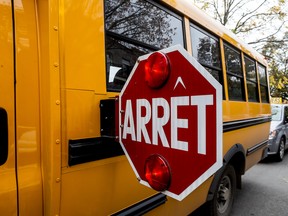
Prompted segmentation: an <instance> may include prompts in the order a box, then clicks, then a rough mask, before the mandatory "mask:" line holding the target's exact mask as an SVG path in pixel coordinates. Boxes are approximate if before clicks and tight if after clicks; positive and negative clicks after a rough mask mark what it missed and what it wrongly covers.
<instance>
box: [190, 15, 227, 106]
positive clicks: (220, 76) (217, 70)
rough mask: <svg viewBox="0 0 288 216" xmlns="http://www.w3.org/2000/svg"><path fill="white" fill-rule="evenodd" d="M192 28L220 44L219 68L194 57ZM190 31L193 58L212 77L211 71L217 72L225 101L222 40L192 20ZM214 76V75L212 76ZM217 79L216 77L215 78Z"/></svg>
mask: <svg viewBox="0 0 288 216" xmlns="http://www.w3.org/2000/svg"><path fill="white" fill-rule="evenodd" d="M192 28H194V29H195V30H197V31H199V32H201V33H202V34H204V35H206V36H207V37H209V38H211V39H213V40H215V41H216V42H217V43H218V48H219V53H218V56H219V67H215V66H213V65H209V64H205V63H203V62H200V61H198V59H197V58H196V57H194V54H193V34H192V32H191V31H192ZM189 31H190V42H191V49H192V56H193V57H194V58H196V59H197V61H198V62H199V63H200V64H201V65H202V66H203V67H204V68H206V69H207V71H208V72H209V73H210V74H211V75H212V73H211V72H210V70H212V71H216V72H217V73H218V77H219V80H218V79H217V81H218V82H219V83H220V84H221V85H222V92H223V94H222V95H223V100H225V91H224V75H223V66H222V65H223V64H222V58H221V43H220V38H219V37H217V36H215V35H213V34H212V33H211V32H209V31H207V30H206V29H204V28H202V27H200V26H199V25H197V24H195V23H194V22H193V21H192V20H190V22H189ZM212 76H213V75H212ZM214 78H215V77H214Z"/></svg>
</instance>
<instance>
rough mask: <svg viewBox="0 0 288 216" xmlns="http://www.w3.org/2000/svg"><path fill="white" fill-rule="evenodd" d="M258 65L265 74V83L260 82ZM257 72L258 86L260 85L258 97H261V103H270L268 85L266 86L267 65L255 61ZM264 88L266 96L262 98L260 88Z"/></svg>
mask: <svg viewBox="0 0 288 216" xmlns="http://www.w3.org/2000/svg"><path fill="white" fill-rule="evenodd" d="M259 67H262V68H263V69H264V72H265V73H264V74H265V83H262V79H261V73H260V72H259ZM257 73H258V76H259V86H260V97H261V102H262V103H270V96H269V89H268V88H269V86H268V74H267V67H265V66H264V65H262V64H260V63H259V62H258V63H257ZM263 88H264V89H265V92H264V93H265V96H266V98H264V100H263V95H262V89H263Z"/></svg>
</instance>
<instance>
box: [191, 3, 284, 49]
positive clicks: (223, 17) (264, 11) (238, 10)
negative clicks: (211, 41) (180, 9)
mask: <svg viewBox="0 0 288 216" xmlns="http://www.w3.org/2000/svg"><path fill="white" fill-rule="evenodd" d="M194 3H195V4H196V5H197V6H199V7H200V8H201V9H203V10H205V11H206V12H207V13H208V14H210V15H211V16H212V17H213V18H215V19H216V20H218V21H219V22H220V23H221V24H223V25H224V26H226V27H227V28H229V29H230V30H231V31H232V32H234V33H235V34H237V35H238V36H239V37H241V38H243V39H245V41H246V42H247V39H248V43H253V44H254V45H255V44H257V43H260V42H266V41H267V39H268V38H269V37H271V36H275V35H277V34H278V33H280V32H281V31H283V29H284V28H285V25H286V24H287V22H288V20H287V16H286V15H287V13H288V7H287V0H261V1H256V0H255V1H251V0H194ZM249 35H253V37H251V36H250V37H249Z"/></svg>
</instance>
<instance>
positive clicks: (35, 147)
mask: <svg viewBox="0 0 288 216" xmlns="http://www.w3.org/2000/svg"><path fill="white" fill-rule="evenodd" d="M14 6H15V8H14V10H15V30H16V42H17V43H16V50H17V52H16V80H17V83H16V119H17V121H16V122H17V153H18V160H17V165H18V166H17V172H18V187H19V214H20V215H41V214H42V175H41V167H40V110H39V109H40V105H39V104H40V101H39V64H38V62H39V59H38V54H39V53H38V37H37V21H36V19H37V13H36V5H35V1H30V0H22V1H21V2H19V1H16V2H15V5H14Z"/></svg>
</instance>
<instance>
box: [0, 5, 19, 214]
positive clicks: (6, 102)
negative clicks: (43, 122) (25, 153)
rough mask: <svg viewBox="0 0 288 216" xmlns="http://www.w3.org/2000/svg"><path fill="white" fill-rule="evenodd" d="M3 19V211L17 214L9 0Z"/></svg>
mask: <svg viewBox="0 0 288 216" xmlns="http://www.w3.org/2000/svg"><path fill="white" fill-rule="evenodd" d="M0 23H1V28H0V56H1V57H0V107H1V108H3V109H5V110H6V112H7V116H8V122H7V123H8V158H7V161H6V162H5V163H4V164H3V165H1V166H0V214H1V215H17V193H16V190H17V188H16V176H15V124H14V123H15V116H14V105H15V104H14V100H13V98H14V62H13V26H12V8H11V2H9V1H5V0H0ZM1 124H3V122H2V121H1ZM0 145H1V147H0V151H3V145H5V143H0Z"/></svg>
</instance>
